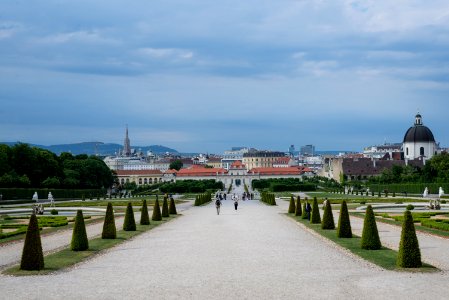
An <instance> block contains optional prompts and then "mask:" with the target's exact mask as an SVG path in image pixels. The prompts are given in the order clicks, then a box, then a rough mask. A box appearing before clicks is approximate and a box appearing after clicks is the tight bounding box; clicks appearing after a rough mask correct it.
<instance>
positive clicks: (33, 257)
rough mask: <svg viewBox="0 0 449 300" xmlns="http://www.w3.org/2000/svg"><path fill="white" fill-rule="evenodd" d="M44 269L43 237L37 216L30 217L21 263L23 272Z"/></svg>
mask: <svg viewBox="0 0 449 300" xmlns="http://www.w3.org/2000/svg"><path fill="white" fill-rule="evenodd" d="M43 268H44V254H43V253H42V243H41V235H40V232H39V225H38V222H37V218H36V215H35V214H32V215H31V217H30V223H29V224H28V229H27V233H26V236H25V243H24V245H23V250H22V259H21V261H20V269H21V270H28V271H33V270H37V271H39V270H42V269H43Z"/></svg>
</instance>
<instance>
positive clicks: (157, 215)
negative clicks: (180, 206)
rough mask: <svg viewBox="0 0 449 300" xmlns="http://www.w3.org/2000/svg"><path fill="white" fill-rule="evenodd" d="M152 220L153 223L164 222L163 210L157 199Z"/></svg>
mask: <svg viewBox="0 0 449 300" xmlns="http://www.w3.org/2000/svg"><path fill="white" fill-rule="evenodd" d="M151 220H153V221H161V220H162V215H161V208H160V206H159V200H158V199H157V198H156V201H155V202H154V206H153V216H152V217H151Z"/></svg>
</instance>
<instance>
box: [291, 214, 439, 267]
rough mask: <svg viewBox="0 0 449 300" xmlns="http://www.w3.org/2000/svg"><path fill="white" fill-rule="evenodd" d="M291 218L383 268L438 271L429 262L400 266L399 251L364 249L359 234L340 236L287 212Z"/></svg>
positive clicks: (334, 231)
mask: <svg viewBox="0 0 449 300" xmlns="http://www.w3.org/2000/svg"><path fill="white" fill-rule="evenodd" d="M286 215H288V216H289V217H290V218H293V219H294V220H295V221H297V222H299V223H301V224H303V225H304V226H306V227H307V228H310V229H312V230H313V231H315V232H316V233H318V234H319V235H321V236H323V237H325V238H327V239H328V240H330V241H332V242H334V243H336V244H337V245H339V246H340V247H343V248H344V249H347V250H349V251H350V252H352V253H354V254H355V255H357V256H359V257H361V258H362V259H364V260H367V261H369V262H371V263H373V264H375V265H377V266H379V267H381V268H383V269H386V270H395V271H406V272H435V271H438V269H437V268H435V267H434V266H431V265H429V264H425V263H423V267H422V268H416V269H405V268H398V267H397V266H396V259H397V256H398V252H397V251H395V250H392V249H389V248H386V247H382V249H381V250H364V249H362V248H361V247H360V240H361V238H360V237H358V236H355V235H354V236H353V238H351V239H347V238H338V237H337V231H336V230H323V229H321V224H310V222H309V221H308V220H303V219H301V217H296V216H295V215H294V214H286Z"/></svg>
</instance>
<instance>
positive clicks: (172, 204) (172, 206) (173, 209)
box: [168, 197, 178, 215]
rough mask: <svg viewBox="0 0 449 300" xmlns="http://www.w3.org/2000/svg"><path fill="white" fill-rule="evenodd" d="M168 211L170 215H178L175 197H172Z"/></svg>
mask: <svg viewBox="0 0 449 300" xmlns="http://www.w3.org/2000/svg"><path fill="white" fill-rule="evenodd" d="M168 213H169V214H170V215H177V214H178V212H177V211H176V205H175V200H174V199H173V197H170V205H169V207H168Z"/></svg>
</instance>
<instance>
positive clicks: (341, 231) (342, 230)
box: [337, 200, 352, 238]
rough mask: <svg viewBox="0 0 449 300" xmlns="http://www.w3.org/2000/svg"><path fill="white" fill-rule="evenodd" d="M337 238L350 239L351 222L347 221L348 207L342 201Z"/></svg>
mask: <svg viewBox="0 0 449 300" xmlns="http://www.w3.org/2000/svg"><path fill="white" fill-rule="evenodd" d="M337 236H338V237H339V238H352V230H351V221H350V219H349V212H348V205H347V204H346V201H344V200H343V202H342V203H341V207H340V217H339V218H338V228H337Z"/></svg>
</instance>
